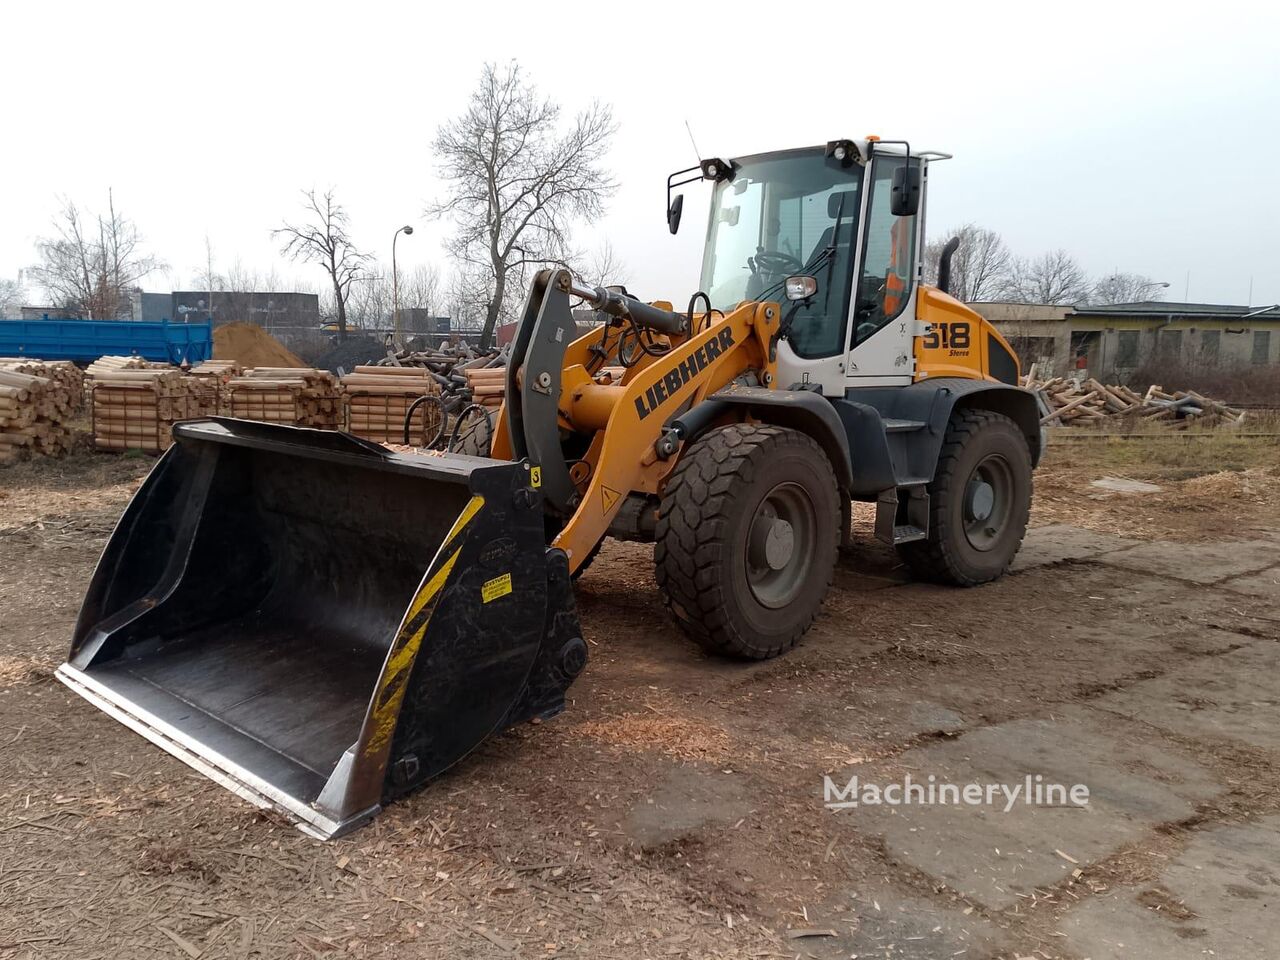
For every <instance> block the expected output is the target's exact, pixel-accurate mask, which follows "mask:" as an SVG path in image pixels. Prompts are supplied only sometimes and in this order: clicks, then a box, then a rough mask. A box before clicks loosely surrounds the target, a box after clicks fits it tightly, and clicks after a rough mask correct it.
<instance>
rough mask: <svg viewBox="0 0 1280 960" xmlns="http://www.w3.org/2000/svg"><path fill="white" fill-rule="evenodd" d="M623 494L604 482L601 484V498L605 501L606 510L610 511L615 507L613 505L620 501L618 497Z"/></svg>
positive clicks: (606, 511)
mask: <svg viewBox="0 0 1280 960" xmlns="http://www.w3.org/2000/svg"><path fill="white" fill-rule="evenodd" d="M620 496H622V494H620V493H619V492H618V491H617V490H611V489H610V488H609V487H606V486H605V485H604V484H601V485H600V499H601V500H602V501H603V502H604V512H605V513H608V512H609V511H610V510H612V509H613V505H614V504H615V503H617V502H618V498H619V497H620Z"/></svg>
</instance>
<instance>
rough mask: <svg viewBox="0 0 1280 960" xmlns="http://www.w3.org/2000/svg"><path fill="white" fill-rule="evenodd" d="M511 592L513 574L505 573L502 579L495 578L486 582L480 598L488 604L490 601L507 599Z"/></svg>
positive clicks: (481, 589)
mask: <svg viewBox="0 0 1280 960" xmlns="http://www.w3.org/2000/svg"><path fill="white" fill-rule="evenodd" d="M510 592H511V574H509V573H504V574H503V575H502V576H500V577H494V578H493V579H492V580H486V581H485V583H484V586H483V587H481V588H480V597H481V599H482V600H483V601H484V602H485V603H488V602H489V601H490V600H497V599H498V598H499V597H505V596H506V595H507V594H508V593H510Z"/></svg>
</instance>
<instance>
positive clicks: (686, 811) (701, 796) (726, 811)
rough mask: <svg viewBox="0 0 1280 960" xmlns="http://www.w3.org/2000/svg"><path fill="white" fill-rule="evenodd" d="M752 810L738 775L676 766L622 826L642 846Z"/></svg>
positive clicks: (629, 815) (638, 804)
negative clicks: (711, 772)
mask: <svg viewBox="0 0 1280 960" xmlns="http://www.w3.org/2000/svg"><path fill="white" fill-rule="evenodd" d="M749 809H750V802H749V800H748V798H747V795H746V791H745V790H744V788H743V785H742V781H741V779H740V778H739V777H731V776H726V775H714V774H713V775H708V774H707V773H706V771H703V770H699V769H696V768H692V767H676V768H674V769H672V771H671V772H670V773H669V774H667V775H666V776H665V777H663V778H662V779H661V780H659V781H657V782H655V783H654V785H653V790H652V791H650V793H649V794H648V796H646V797H643V798H641V799H640V801H639V802H638V803H636V805H635V806H633V807H632V808H631V810H630V811H629V812H628V814H627V816H626V818H625V819H624V821H623V824H622V826H623V829H624V830H625V831H626V833H627V835H628V836H630V837H632V838H633V839H634V840H636V841H637V842H638V843H639V844H640V845H641V846H644V847H655V846H660V845H661V844H664V843H668V842H670V841H672V840H675V839H678V838H679V837H681V836H684V835H685V834H688V833H693V832H695V831H697V830H698V828H700V827H702V826H704V825H706V824H710V823H733V822H734V821H736V820H737V819H739V818H740V817H742V816H745V815H746V813H747V811H748V810H749Z"/></svg>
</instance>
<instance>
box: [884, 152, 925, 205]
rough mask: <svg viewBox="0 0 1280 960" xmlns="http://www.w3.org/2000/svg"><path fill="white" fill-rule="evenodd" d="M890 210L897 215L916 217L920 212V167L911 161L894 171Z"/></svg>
mask: <svg viewBox="0 0 1280 960" xmlns="http://www.w3.org/2000/svg"><path fill="white" fill-rule="evenodd" d="M889 212H890V213H891V214H893V215H894V216H895V217H914V216H915V215H916V214H917V213H919V212H920V168H919V167H913V166H911V165H910V163H906V164H903V165H902V166H900V167H898V169H896V170H894V171H893V186H892V188H891V189H890V191H889Z"/></svg>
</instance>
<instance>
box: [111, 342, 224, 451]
mask: <svg viewBox="0 0 1280 960" xmlns="http://www.w3.org/2000/svg"><path fill="white" fill-rule="evenodd" d="M91 366H93V365H91ZM90 396H91V397H92V404H93V445H94V448H95V449H97V450H116V451H120V450H140V451H142V452H143V453H162V452H164V451H165V450H167V449H169V447H170V445H171V444H172V443H173V424H174V423H175V422H177V421H179V420H189V419H191V418H192V417H198V416H206V415H207V414H208V413H210V412H216V411H217V395H216V393H215V394H214V395H213V397H212V410H210V397H209V396H208V394H207V392H206V391H204V389H203V388H202V386H201V385H200V384H199V383H197V382H194V381H190V380H189V378H186V377H184V376H183V374H182V371H181V370H179V369H178V368H177V367H166V366H163V365H154V364H153V365H150V366H148V367H144V368H138V367H137V366H130V367H117V368H110V367H108V368H100V369H99V371H98V372H97V373H95V374H94V376H93V378H92V380H91V386H90Z"/></svg>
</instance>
